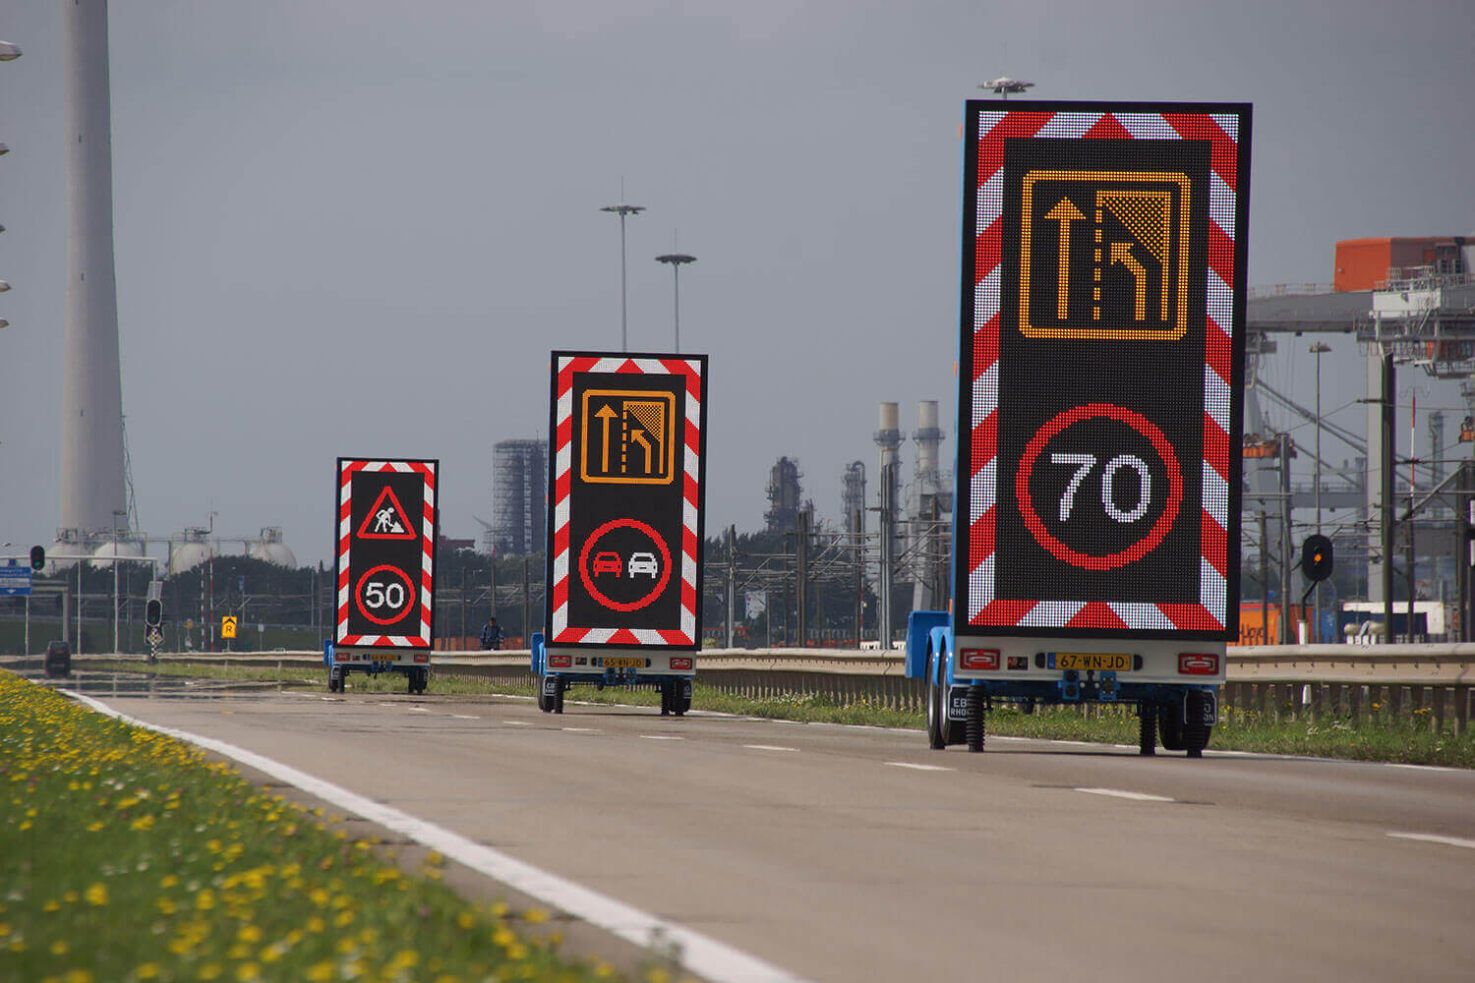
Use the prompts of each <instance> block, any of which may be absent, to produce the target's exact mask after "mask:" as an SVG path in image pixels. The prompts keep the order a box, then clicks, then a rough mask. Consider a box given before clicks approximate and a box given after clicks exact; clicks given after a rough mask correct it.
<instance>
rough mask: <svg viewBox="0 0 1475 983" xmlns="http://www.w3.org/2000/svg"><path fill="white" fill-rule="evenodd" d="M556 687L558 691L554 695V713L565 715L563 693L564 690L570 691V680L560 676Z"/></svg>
mask: <svg viewBox="0 0 1475 983" xmlns="http://www.w3.org/2000/svg"><path fill="white" fill-rule="evenodd" d="M555 687H556V689H555V691H554V694H553V712H554V713H563V692H564V690H566V689H568V680H566V679H564V678H563V677H561V676H560V677H559V679H558V681H557V683H555Z"/></svg>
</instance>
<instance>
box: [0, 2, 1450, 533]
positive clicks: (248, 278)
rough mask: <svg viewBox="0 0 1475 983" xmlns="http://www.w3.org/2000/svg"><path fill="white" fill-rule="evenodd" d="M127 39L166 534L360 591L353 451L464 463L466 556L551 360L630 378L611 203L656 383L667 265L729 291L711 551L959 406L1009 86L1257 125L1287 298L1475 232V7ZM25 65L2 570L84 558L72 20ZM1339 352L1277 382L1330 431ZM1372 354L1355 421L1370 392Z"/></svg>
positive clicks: (207, 32) (145, 328)
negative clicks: (963, 293)
mask: <svg viewBox="0 0 1475 983" xmlns="http://www.w3.org/2000/svg"><path fill="white" fill-rule="evenodd" d="M111 31H112V87H113V93H112V95H113V153H114V157H113V160H114V189H115V207H116V244H117V273H118V302H119V319H120V324H121V334H122V348H123V405H124V412H125V414H126V415H127V421H128V430H129V443H130V449H131V453H132V460H133V478H134V483H135V487H136V490H137V496H138V503H139V511H140V516H141V520H142V524H143V527H144V528H145V529H146V530H148V531H149V532H151V533H152V534H154V535H167V534H169V533H170V532H173V531H175V530H178V529H179V528H181V527H183V526H186V525H203V524H204V523H205V522H206V517H207V513H209V512H211V511H217V512H219V517H218V518H217V520H216V528H217V529H218V530H225V531H227V532H230V533H235V534H250V533H254V532H255V530H256V529H257V528H258V527H260V526H263V525H281V526H283V527H284V528H285V531H286V538H287V542H288V545H290V546H291V547H292V548H293V549H294V550H295V551H296V553H297V555H298V557H299V558H300V559H301V560H303V561H304V562H307V561H315V560H319V559H326V558H327V557H328V555H329V548H330V544H331V536H332V532H331V528H330V518H329V516H330V509H331V500H330V497H329V496H330V495H331V485H330V482H331V477H332V468H333V459H334V457H335V456H337V455H339V454H375V455H379V454H384V455H426V456H436V457H439V458H441V460H442V467H443V469H444V475H445V478H444V481H445V483H444V485H443V489H444V497H443V507H444V519H443V528H444V530H445V531H446V532H448V533H449V534H452V535H461V536H472V535H474V534H475V530H476V526H475V524H474V523H473V522H472V519H471V515H472V514H473V513H477V514H481V515H483V516H484V517H485V516H487V514H488V513H490V511H491V503H490V487H491V469H490V449H491V445H492V444H493V443H494V442H496V441H497V440H501V439H504V438H507V437H520V436H527V435H532V434H534V433H538V434H541V433H543V431H544V430H545V429H546V426H547V424H546V421H547V353H548V351H549V350H550V349H551V348H555V347H569V348H583V347H588V348H611V347H617V346H618V343H619V254H618V248H619V241H618V226H617V222H616V220H615V219H614V218H613V217H611V216H608V215H603V214H601V213H600V212H599V211H598V209H599V207H600V206H601V205H606V204H610V203H612V202H614V201H616V200H618V198H619V194H620V179H621V176H623V177H624V180H625V188H626V197H627V199H628V200H629V201H631V202H634V203H638V204H642V205H645V206H647V208H648V209H649V211H648V212H647V213H646V214H644V215H642V216H639V217H638V218H635V219H632V220H631V223H630V226H629V230H630V238H629V246H630V325H631V329H630V331H631V344H632V347H635V348H650V349H656V350H664V349H666V348H668V347H669V346H670V342H671V275H670V270H669V269H668V268H666V267H663V266H659V265H658V264H657V263H655V262H654V261H653V257H654V256H655V255H656V254H658V253H662V252H668V251H670V249H671V247H672V245H673V237H674V236H675V234H676V232H675V230H677V229H679V230H680V239H679V246H680V248H681V250H682V251H686V252H691V253H694V254H695V255H696V256H697V257H699V260H698V262H697V263H696V265H694V266H691V267H687V268H686V269H685V270H684V271H683V274H682V338H683V342H684V343H685V344H686V347H687V348H688V349H689V350H692V351H705V352H707V353H708V354H710V355H711V358H712V362H711V372H712V386H711V403H710V406H711V416H710V428H711V429H710V432H709V453H710V459H709V468H708V475H709V490H708V507H709V513H708V526H709V528H711V529H715V528H717V527H719V526H722V525H726V524H727V523H729V522H735V523H737V525H738V527H739V529H753V528H756V527H758V526H759V525H760V524H761V521H762V520H761V516H762V512H763V510H764V508H765V502H764V499H763V486H764V482H765V480H766V476H767V468H768V466H769V465H770V464H771V463H772V462H773V460H774V459H775V458H776V457H777V456H778V455H779V454H789V455H792V456H797V457H798V459H799V460H800V462H801V465H802V467H803V469H804V472H805V475H806V478H805V489H806V494H808V495H809V496H811V497H813V498H814V500H815V502H816V505H817V506H818V508H819V509H820V512H821V513H822V514H825V515H831V516H833V515H835V514H836V513H837V512H838V502H839V489H840V474H841V471H842V469H843V466H844V464H845V463H846V462H848V461H850V460H853V459H857V458H859V459H861V460H864V461H866V462H867V467H868V469H870V470H871V472H872V481H873V487H874V467H875V465H874V457H875V453H874V448H873V446H872V444H871V442H870V433H871V431H872V430H873V429H874V428H875V425H876V424H875V412H876V411H875V404H876V402H877V401H878V400H880V399H895V400H898V401H901V402H902V403H903V411H902V412H903V421H904V426H906V428H907V429H908V430H910V429H912V428H914V427H915V408H914V406H913V405H912V404H914V403H915V401H916V400H918V399H922V398H937V399H941V400H942V401H943V404H944V413H945V414H947V413H949V412H950V411H951V405H952V387H953V379H952V375H951V370H952V361H953V355H954V345H955V341H954V337H955V333H956V324H957V317H958V312H957V298H958V286H957V277H958V241H957V239H958V210H959V181H960V175H959V155H960V147H959V139H958V122H959V119H960V117H961V102H962V100H963V99H965V98H967V97H970V96H973V95H976V94H977V93H976V90H975V89H974V86H975V84H976V83H977V82H979V81H982V80H983V79H985V78H990V77H992V76H994V75H997V74H1000V73H1005V72H1007V73H1009V74H1013V75H1016V76H1020V77H1024V78H1029V79H1033V80H1035V81H1036V82H1037V83H1038V87H1037V88H1036V89H1035V90H1034V92H1033V93H1032V94H1033V95H1038V96H1040V97H1042V98H1099V99H1111V98H1122V99H1159V98H1170V99H1194V100H1211V99H1212V100H1233V101H1249V102H1253V103H1254V104H1255V133H1254V165H1253V166H1254V170H1253V180H1252V212H1251V219H1250V229H1251V238H1250V278H1251V282H1252V283H1255V284H1263V283H1276V282H1294V281H1321V282H1325V281H1328V280H1329V279H1330V276H1331V267H1332V243H1333V242H1334V241H1335V240H1336V239H1339V238H1348V237H1355V236H1363V235H1389V234H1403V235H1419V234H1436V233H1438V234H1450V233H1470V232H1475V187H1472V179H1471V161H1475V125H1472V124H1475V109H1472V106H1475V102H1472V96H1475V59H1472V58H1471V56H1470V47H1469V45H1470V39H1471V38H1472V36H1475V6H1472V5H1471V4H1470V3H1468V2H1464V0H1452V2H1443V3H1438V2H1413V3H1369V2H1361V0H1359V2H1339V3H1336V4H1327V3H1286V2H1275V3H1259V2H1256V3H1234V4H1229V3H1213V4H1204V5H1201V6H1198V5H1195V6H1190V5H1186V4H1181V3H1099V2H1080V3H1039V2H1032V3H1017V4H1015V3H1011V4H1003V3H997V4H986V3H977V2H976V3H926V2H922V3H907V4H902V3H894V4H883V3H859V2H815V3H779V2H772V0H746V2H743V3H729V4H718V3H711V4H701V3H690V4H681V3H674V2H619V0H586V2H572V3H558V4H554V3H526V2H524V3H512V2H501V3H485V4H473V3H468V2H460V3H450V2H417V3H414V4H410V3H387V2H378V0H354V2H347V0H340V2H323V0H318V2H311V0H253V2H251V3H223V2H199V0H133V2H128V3H115V4H114V5H113V9H112V12H111ZM0 38H4V39H6V40H9V41H13V42H15V43H17V44H19V45H20V46H21V47H22V49H23V50H24V52H25V55H24V57H23V58H21V59H20V60H19V61H16V62H11V63H8V64H4V65H0V141H3V142H5V143H7V144H9V145H10V147H11V149H12V152H11V153H10V154H9V155H8V156H6V157H5V158H3V159H0V223H3V224H4V225H5V226H6V227H7V230H8V231H7V232H6V233H5V234H4V235H3V236H0V278H3V279H6V280H9V281H10V282H11V283H12V284H13V285H14V289H13V290H12V291H11V292H10V293H9V294H6V295H3V297H0V316H3V317H5V318H7V319H8V320H10V321H11V322H12V326H11V327H10V328H8V329H6V330H5V331H4V332H3V333H0V542H4V541H11V542H14V543H17V544H18V545H28V544H29V543H31V542H49V541H50V537H51V535H52V533H53V531H54V528H55V525H56V522H57V483H58V474H57V471H58V466H59V465H58V453H57V442H58V438H59V432H60V420H59V413H58V408H57V405H56V396H57V393H58V391H59V387H60V372H61V334H62V316H63V297H62V282H63V277H64V272H65V263H66V253H65V246H66V244H65V227H66V226H65V200H64V193H65V175H64V171H63V149H64V146H63V135H62V65H61V57H62V55H61V8H60V6H59V5H58V4H56V3H52V2H43V0H14V2H12V3H10V4H7V5H6V6H5V7H4V9H3V11H0ZM1302 341H1303V340H1302V339H1297V340H1296V341H1295V342H1288V343H1287V346H1286V347H1287V348H1288V349H1296V350H1297V351H1298V357H1296V358H1291V357H1287V358H1284V359H1281V360H1278V362H1277V363H1276V365H1275V366H1274V367H1272V369H1271V372H1272V376H1273V377H1276V378H1277V379H1278V381H1279V382H1280V384H1281V385H1283V386H1287V387H1291V388H1297V387H1299V388H1300V394H1301V395H1302V397H1303V398H1304V399H1305V400H1306V401H1307V402H1309V401H1310V399H1311V398H1312V397H1311V392H1310V384H1309V379H1310V371H1311V359H1310V357H1309V356H1306V355H1305V354H1304V347H1305V345H1304V344H1302V343H1301V342H1302ZM1336 344H1337V349H1338V350H1337V353H1336V355H1335V356H1333V357H1332V359H1331V360H1330V361H1328V363H1327V369H1328V371H1327V379H1328V383H1327V389H1326V397H1325V398H1326V402H1327V405H1328V406H1333V405H1338V404H1340V403H1342V402H1345V401H1347V400H1350V399H1353V398H1355V397H1356V396H1357V395H1360V388H1361V385H1362V371H1361V368H1360V364H1359V363H1358V361H1357V360H1356V358H1355V346H1354V345H1353V344H1352V343H1351V342H1349V341H1338V342H1337V343H1336ZM1276 373H1278V374H1279V375H1278V376H1276V375H1275V374H1276ZM1420 382H1421V384H1422V381H1421V380H1420ZM1456 396H1457V394H1456V393H1455V392H1454V391H1453V387H1451V386H1449V385H1447V384H1446V385H1444V386H1440V387H1438V388H1436V389H1433V390H1431V391H1430V393H1429V395H1427V396H1421V397H1420V407H1421V410H1422V409H1423V408H1424V407H1425V405H1426V402H1425V401H1426V400H1427V401H1428V405H1448V406H1450V407H1452V408H1456V407H1457V403H1458V400H1457V398H1456ZM1458 415H1459V414H1458V412H1456V414H1455V421H1452V422H1457V420H1458ZM1339 419H1341V420H1342V421H1343V422H1345V423H1346V424H1347V425H1349V426H1353V427H1355V428H1356V429H1359V430H1360V429H1361V427H1362V416H1361V412H1360V409H1352V410H1348V411H1346V412H1345V414H1344V415H1343V416H1342V417H1339ZM1404 429H1405V432H1406V427H1405V428H1404ZM952 450H953V444H952V440H951V439H949V441H948V442H947V444H946V445H945V447H944V454H945V455H949V454H951V452H952ZM1335 453H1336V452H1333V454H1334V455H1335ZM904 458H905V460H906V461H907V462H910V460H911V455H910V448H909V445H907V446H905V447H904Z"/></svg>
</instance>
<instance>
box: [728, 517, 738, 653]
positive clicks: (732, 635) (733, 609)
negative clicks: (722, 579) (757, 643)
mask: <svg viewBox="0 0 1475 983" xmlns="http://www.w3.org/2000/svg"><path fill="white" fill-rule="evenodd" d="M726 594H727V647H728V648H736V637H737V625H736V622H737V526H736V525H730V526H728V527H727V590H726Z"/></svg>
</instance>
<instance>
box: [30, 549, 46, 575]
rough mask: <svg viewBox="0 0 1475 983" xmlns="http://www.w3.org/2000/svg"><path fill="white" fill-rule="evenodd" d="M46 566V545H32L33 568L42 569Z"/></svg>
mask: <svg viewBox="0 0 1475 983" xmlns="http://www.w3.org/2000/svg"><path fill="white" fill-rule="evenodd" d="M45 566H46V547H44V546H32V547H31V569H32V570H40V569H42V568H43V567H45Z"/></svg>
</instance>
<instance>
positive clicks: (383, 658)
mask: <svg viewBox="0 0 1475 983" xmlns="http://www.w3.org/2000/svg"><path fill="white" fill-rule="evenodd" d="M369 658H370V659H372V660H373V661H375V662H394V661H395V660H396V659H398V658H399V656H398V655H396V654H395V653H393V652H370V653H369Z"/></svg>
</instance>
